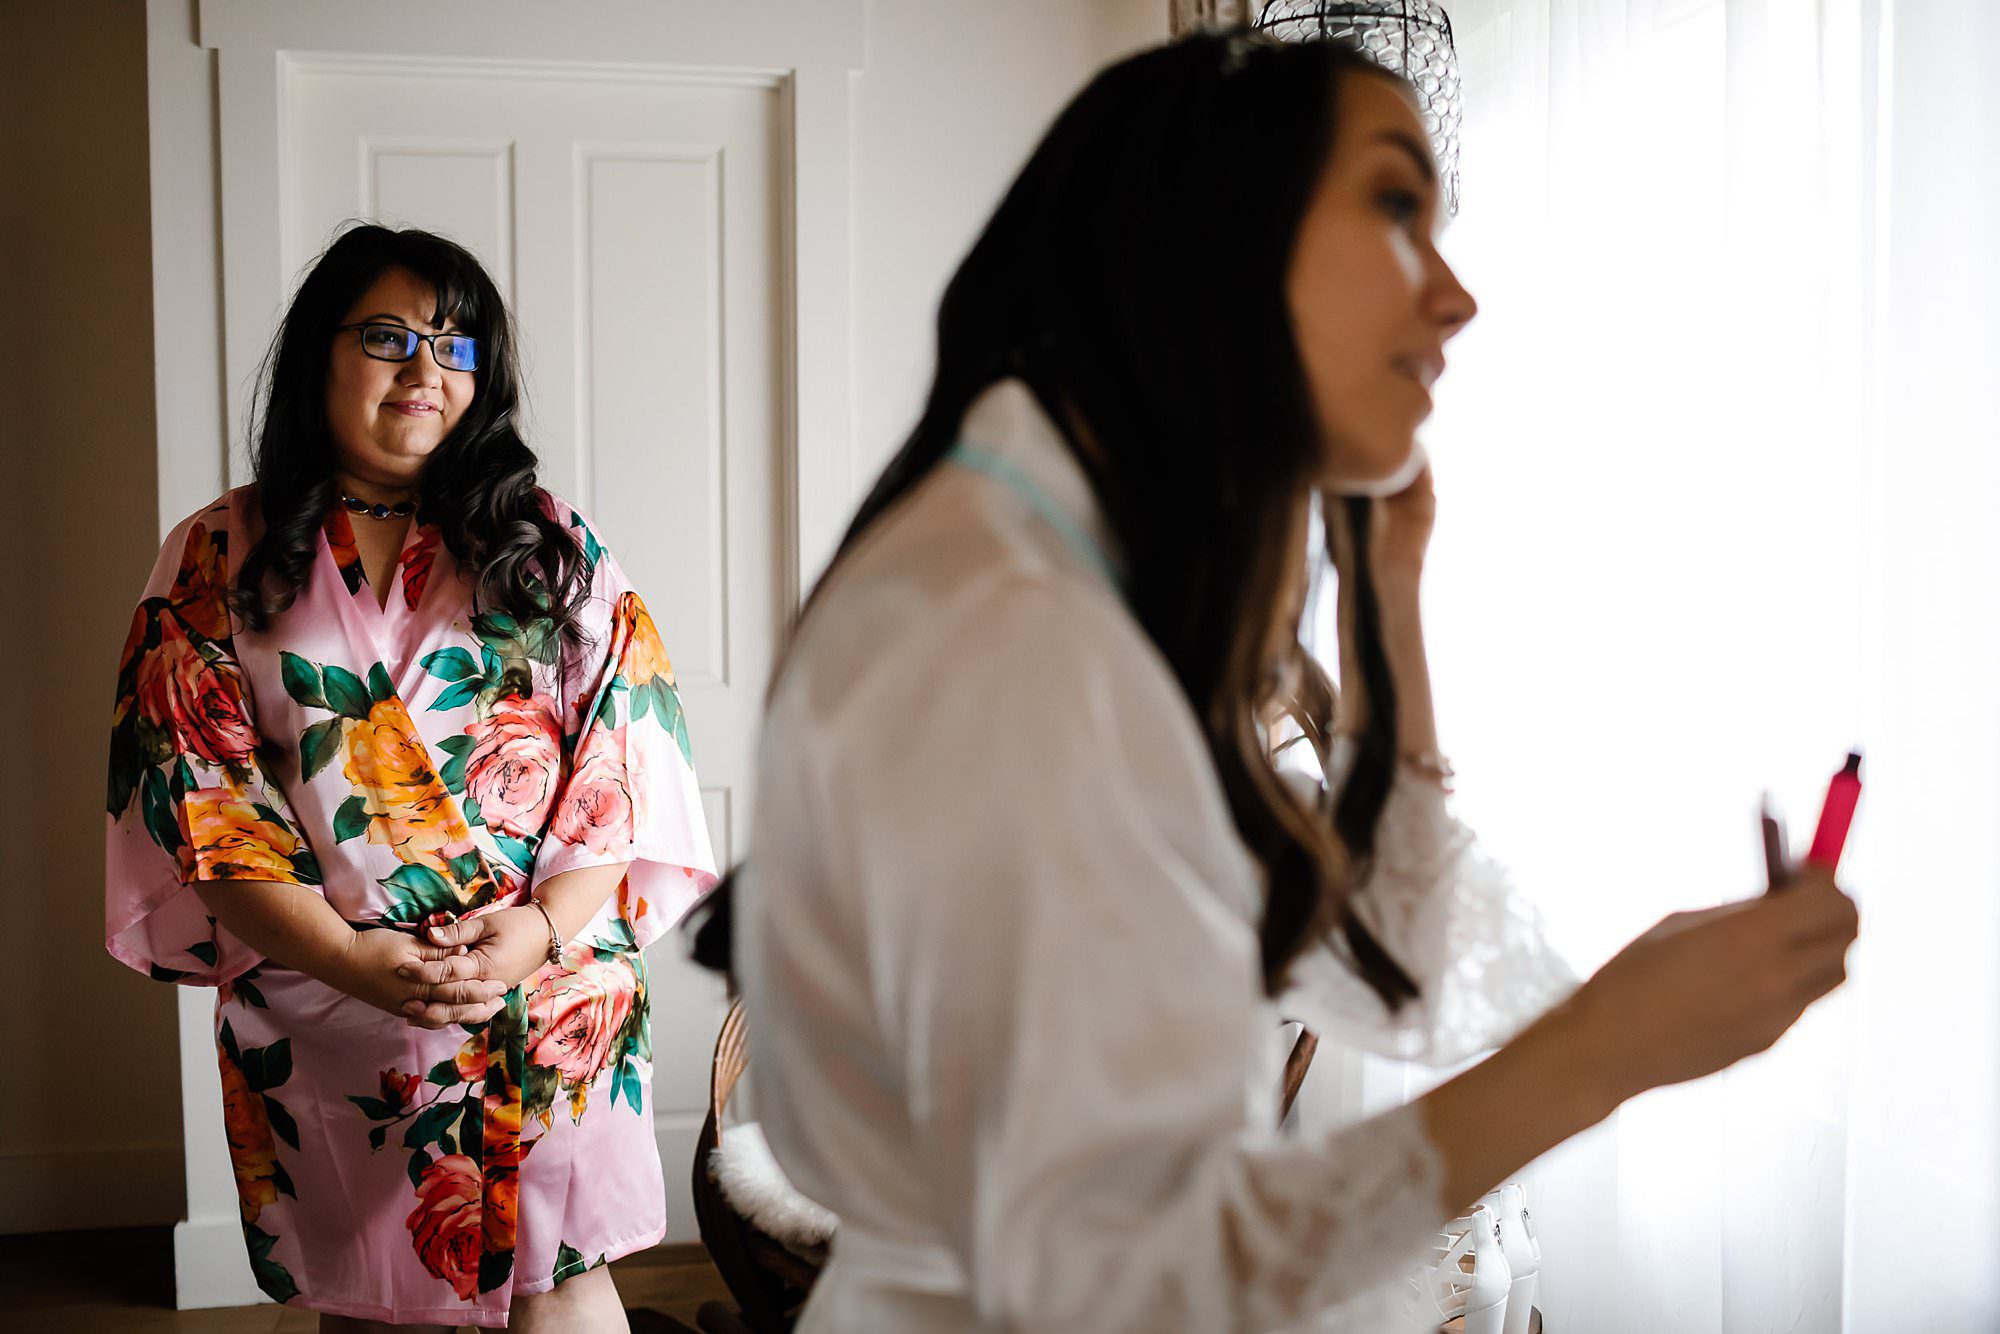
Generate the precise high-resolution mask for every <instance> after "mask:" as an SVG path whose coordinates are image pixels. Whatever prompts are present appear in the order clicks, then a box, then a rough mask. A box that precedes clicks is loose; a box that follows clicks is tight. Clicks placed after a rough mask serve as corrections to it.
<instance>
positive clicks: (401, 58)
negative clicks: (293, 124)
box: [147, 0, 864, 1310]
mask: <svg viewBox="0 0 2000 1334" xmlns="http://www.w3.org/2000/svg"><path fill="white" fill-rule="evenodd" d="M466 13H467V10H466V8H465V6H464V4H463V3H462V0H344V2H343V3H341V4H338V5H334V4H327V3H325V2H324V0H147V77H148V89H147V99H148V112H149V122H150V129H149V134H150V151H151V166H152V184H151V193H152V211H153V216H152V233H153V293H152V295H153V312H154V313H153V324H154V345H155V349H156V351H155V360H154V382H155V391H156V401H157V430H158V450H157V457H156V466H157V479H158V487H159V522H160V532H161V534H162V536H163V537H164V535H165V533H166V532H167V531H168V530H169V529H170V528H171V527H172V526H173V525H174V524H175V523H177V522H179V521H180V519H182V518H183V517H185V516H186V515H188V514H191V513H193V512H194V511H195V510H197V509H199V508H200V507H201V506H203V505H205V504H207V503H208V502H209V501H211V500H213V499H214V498H215V497H216V496H217V495H218V494H220V493H221V492H222V491H223V490H224V489H226V488H227V487H229V486H234V485H237V484H239V483H241V482H242V481H243V480H245V479H246V477H247V473H248V455H247V451H246V450H245V447H244V445H245V430H246V427H247V422H248V411H247V410H248V406H249V401H250V395H251V393H252V390H253V386H254V380H255V376H256V370H257V366H258V364H259V361H260V359H261V358H262V356H263V354H264V350H265V347H266V344H267V343H268V340H269V338H270V335H271V331H272V329H273V328H274V327H275V322H276V320H277V318H278V316H279V314H280V313H281V311H282V308H283V303H284V300H285V298H286V296H287V295H288V293H289V289H290V285H291V281H292V278H293V275H291V274H289V273H287V272H285V271H284V264H283V259H282V240H281V238H282V237H283V236H284V235H285V221H286V218H287V209H288V205H289V201H288V200H286V199H285V198H284V191H283V187H282V183H283V181H284V179H285V177H284V171H283V167H284V161H283V153H284V150H285V145H284V142H283V135H282V134H281V127H282V126H283V125H284V123H285V109H286V104H285V98H286V91H287V88H288V86H289V82H290V78H291V75H292V72H293V71H294V70H295V69H297V68H298V67H299V66H300V65H301V64H302V63H304V62H307V61H315V60H319V61H323V60H329V59H331V60H338V61H341V62H342V63H343V64H351V63H352V62H355V61H367V60H371V59H380V60H381V61H382V62H383V64H384V65H385V66H388V65H391V64H393V65H394V66H396V67H399V68H405V69H407V68H408V63H409V57H408V56H407V55H406V54H402V53H405V52H408V51H411V50H416V51H426V52H445V53H448V56H446V57H440V59H448V60H449V61H450V62H451V63H452V64H453V65H454V66H456V67H458V68H460V69H461V70H464V68H465V67H466V66H468V65H470V66H473V67H483V68H485V69H487V70H489V71H491V72H501V71H503V70H504V71H506V72H512V73H520V72H524V71H525V70H527V69H528V68H529V67H533V68H535V69H536V70H538V71H544V72H554V73H561V74H562V75H564V76H565V77H581V78H599V79H607V80H631V79H644V80H649V81H712V80H715V79H717V78H724V79H728V80H731V81H741V82H750V83H761V84H765V85H767V86H770V87H773V88H774V89H775V90H776V91H777V95H778V104H779V109H778V117H779V123H780V132H781V134H782V136H783V143H782V146H781V153H782V161H783V170H782V173H781V188H780V199H779V204H778V208H779V216H780V219H781V225H782V240H781V252H780V253H781V260H780V263H781V271H780V274H779V283H780V290H781V293H782V296H781V302H780V306H781V318H782V320H783V324H784V330H783V335H784V336H783V348H784V358H785V361H784V364H782V365H781V366H780V368H779V380H780V383H781V384H782V385H783V386H784V387H785V390H786V392H785V395H784V397H785V402H784V404H783V410H782V414H781V417H780V423H781V424H780V439H779V442H778V443H779V456H780V458H779V468H778V472H779V488H780V495H781V497H782V514H781V519H780V523H779V528H780V541H781V543H782V554H781V558H780V569H781V570H782V572H783V576H782V577H783V579H784V581H785V586H784V587H783V588H781V589H780V605H782V606H783V607H785V608H786V609H787V610H788V611H790V610H792V609H795V608H796V607H797V605H798V601H799V598H800V597H801V595H802V590H804V589H806V588H808V587H810V586H811V582H812V579H813V577H814V576H815V575H816V574H817V572H818V571H819V569H820V568H822V566H823V565H824V563H825V561H826V559H827V558H828V557H829V556H830V555H831V554H832V551H833V548H834V546H835V544H836V542H837V541H838V538H839V535H840V531H841V527H842V525H843V523H844V522H845V520H846V516H847V511H848V508H849V506H850V504H851V501H852V497H853V492H854V481H853V471H852V439H851V435H852V404H851V393H852V367H851V363H850V352H849V348H850V343H851V330H852V314H851V311H852V305H851V302H852V275H851V258H850V256H851V230H852V227H851V207H850V201H851V191H852V176H853V150H852V142H851V130H850V125H851V115H850V112H851V106H850V101H851V98H850V76H851V75H852V74H853V73H854V72H855V71H857V70H859V69H860V68H861V67H862V63H863V55H864V9H863V0H759V3H758V4H756V5H742V4H717V3H714V0H566V2H565V3H564V4H562V5H560V6H556V5H549V4H547V3H546V2H545V0H482V3H481V4H480V6H479V8H478V16H479V22H478V23H476V24H468V23H466V22H465V15H466ZM392 42H393V47H394V49H393V50H390V49H388V48H389V47H390V46H391V43H392ZM178 999H179V1007H180V1051H181V1114H182V1127H183V1139H184V1153H185V1155H186V1170H187V1197H188V1210H187V1218H186V1219H185V1220H184V1221H182V1222H181V1223H179V1224H178V1225H177V1226H176V1228H175V1231H174V1260H175V1299H176V1304H177V1305H178V1306H179V1307H180V1308H182V1309H184V1310H185V1309H190V1308H198V1307H210V1306H233V1305H244V1304H248V1303H251V1302H256V1301H259V1300H262V1295H261V1294H260V1293H259V1292H258V1291H257V1289H256V1286H255V1284H254V1283H253V1282H252V1281H251V1278H250V1270H249V1265H248V1262H247V1260H246V1258H245V1254H244V1249H243V1238H242V1231H241V1227H240V1223H239V1219H238V1211H237V1203H236V1198H235V1192H234V1189H233V1184H232V1183H233V1174H232V1172H231V1169H230V1165H229V1156H228V1152H227V1145H226V1141H225V1139H224V1136H223V1128H222V1096H221V1083H220V1079H219V1077H218V1075H217V1072H216V1065H215V1060H214V1056H213V1051H214V1036H213V1030H214V1003H213V1001H212V1000H211V998H210V995H209V993H208V992H207V991H206V990H204V989H196V988H182V989H181V990H180V993H179V997H178ZM667 1170H668V1171H669V1172H670V1173H671V1172H673V1171H674V1170H676V1169H675V1168H674V1166H673V1165H672V1164H668V1165H667Z"/></svg>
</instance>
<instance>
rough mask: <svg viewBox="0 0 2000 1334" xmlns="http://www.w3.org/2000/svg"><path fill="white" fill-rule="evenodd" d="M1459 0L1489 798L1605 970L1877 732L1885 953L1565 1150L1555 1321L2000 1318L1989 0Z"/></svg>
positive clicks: (1464, 632)
mask: <svg viewBox="0 0 2000 1334" xmlns="http://www.w3.org/2000/svg"><path fill="white" fill-rule="evenodd" d="M1449 8H1450V11H1451V14H1452V17H1453V20H1454V23H1455V25H1456V30H1457V38H1458V48H1459V52H1460V56H1461V60H1462V63H1463V67H1464V76H1465V105H1466V113H1465V130H1464V134H1465V138H1464V154H1463V171H1464V203H1463V209H1462V212H1461V214H1460V216H1459V218H1458V220H1457V222H1456V223H1455V224H1454V226H1453V227H1452V229H1451V231H1450V233H1449V235H1448V238H1447V241H1446V253H1447V255H1448V256H1449V257H1450V258H1451V259H1452V260H1453V261H1454V263H1455V264H1457V266H1458V267H1459V269H1460V272H1461V274H1462V276H1463V277H1464V278H1465V279H1466V281H1467V283H1468V285H1469V286H1470V287H1471V288H1472V289H1473V291H1474V293H1475V294H1476V295H1477V296H1478V298H1479V299H1480V302H1481V305H1482V314H1481V316H1480V318H1479V319H1478V320H1477V321H1476V322H1475V323H1474V325H1473V326H1472V328H1471V329H1470V330H1469V331H1468V332H1467V333H1466V334H1465V335H1464V336H1463V337H1462V338H1461V339H1460V340H1459V341H1458V342H1457V343H1456V344H1455V345H1454V347H1453V349H1452V352H1453V361H1454V368H1453V370H1452V372H1451V374H1450V375H1448V376H1447V377H1446V378H1445V381H1444V382H1443V386H1442V389H1441V393H1440V401H1439V410H1438V413H1437V416H1436V418H1435V420H1434V422H1433V423H1432V425H1431V428H1430V430H1429V432H1428V435H1427V442H1428V443H1429V445H1430V447H1431V450H1432V453H1433V455H1434V457H1435V459H1436V463H1437V472H1438V490H1439V493H1440V519H1439V527H1438V535H1437V538H1436V542H1435V549H1434V557H1433V560H1432V573H1431V574H1430V575H1429V576H1427V577H1428V580H1429V587H1428V591H1427V611H1428V620H1429V624H1430V625H1431V626H1432V637H1433V651H1434V653H1435V667H1436V674H1437V685H1438V693H1439V700H1440V711H1441V715H1442V717H1441V722H1442V727H1443V732H1444V737H1445V742H1446V746H1447V749H1448V750H1450V751H1451V752H1452V754H1453V757H1454V760H1455V761H1456V763H1457V765H1458V768H1459V770H1460V773H1461V774H1462V775H1463V778H1462V780H1461V789H1462V791H1461V808H1462V810H1463V812H1464V813H1465V814H1466V815H1467V817H1468V818H1469V819H1470V820H1471V822H1472V823H1473V824H1474V826H1475V827H1477V828H1478V829H1480V830H1481V832H1482V834H1483V836H1484V837H1485V839H1486V840H1487V842H1488V843H1489V845H1490V846H1491V847H1492V849H1493V850H1494V851H1495V852H1496V854H1498V855H1499V856H1500V857H1501V858H1502V859H1503V860H1505V861H1507V862H1509V863H1510V864H1511V865H1512V866H1513V867H1514V869H1515V871H1516V873H1517V875H1518V877H1519V879H1520V880H1521V881H1522V882H1523V883H1524V884H1525V885H1527V886H1529V887H1530V888H1531V889H1532V890H1534V891H1535V892H1536V894H1537V896H1538V897H1539V898H1540V899H1541V900H1542V902H1543V903H1544V905H1545V907H1546V908H1547V909H1548V912H1549V915H1550V918H1551V921H1552V924H1553V926H1554V928H1555V930H1556V932H1557V937H1558V941H1559V943H1560V944H1562V945H1563V946H1564V947H1565V948H1566V949H1567V951H1568V952H1569V953H1570V954H1571V955H1572V956H1573V957H1574V959H1575V960H1576V962H1577V963H1578V964H1579V965H1580V966H1583V967H1585V968H1588V967H1590V966H1594V965H1595V964H1596V963H1598V962H1600V961H1602V959H1604V958H1605V957H1606V956H1607V955H1608V954H1609V953H1610V952H1611V951H1612V950H1613V949H1614V948H1615V947H1616V946H1617V945H1618V944H1620V943H1621V942H1622V941H1624V940H1625V939H1626V938H1628V937H1629V936H1631V935H1632V934H1633V933H1635V932H1637V931H1638V930H1640V929H1642V928H1643V927H1645V926H1646V925H1647V924H1649V923H1650V922H1652V921H1653V920H1654V919H1656V918H1657V917H1659V916H1660V915H1661V914H1662V913H1664V912H1667V911H1669V910H1672V909H1674V908H1678V907H1687V906H1694V905H1699V904H1704V903H1708V902H1713V901H1715V900H1717V899H1720V898H1724V897H1732V896H1736V895H1740V894H1742V893H1745V892H1748V891H1750V890H1752V889H1753V888H1755V887H1756V886H1757V885H1758V884H1759V883H1760V879H1761V868H1760V863H1759V860H1758V854H1757V851H1756V843H1755V839H1754V825H1753V812H1754V808H1755V803H1756V799H1757V794H1758V792H1759V791H1760V789H1763V788H1766V787H1768V788H1770V789H1771V790H1772V791H1773V792H1774V793H1775V794H1776V795H1777V796H1778V797H1779V799H1780V801H1781V803H1782V804H1783V805H1784V806H1785V807H1786V808H1787V809H1788V810H1789V812H1790V814H1791V817H1792V825H1793V829H1794V838H1795V841H1797V840H1799V839H1802V838H1803V837H1805V836H1806V835H1807V834H1809V832H1810V824H1811V820H1812V818H1813V816H1814V814H1815V813H1816V810H1817V804H1818V798H1819V794H1820V792H1821V790H1822V789H1823V786H1824V783H1825V780H1826V778H1827V776H1828V775H1829V774H1830V773H1831V771H1832V770H1833V768H1834V767H1836V765H1837V764H1838V762H1839V760H1840V759H1841V757H1842V754H1843V753H1844V751H1845V750H1846V749H1847V747H1848V746H1849V745H1850V744H1861V745H1864V746H1865V747H1866V748H1867V753H1868V778H1869V791H1868V795H1867V796H1866V797H1865V798H1864V803H1863V808H1862V814H1861V817H1860V820H1859V822H1858V825H1857V828H1856V833H1855V837H1854V839H1853V841H1852V842H1851V844H1850V848H1849V859H1848V861H1847V863H1846V877H1845V878H1846V879H1847V880H1848V881H1849V882H1850V883H1851V885H1852V887H1853V888H1854V889H1855V891H1856V892H1857V894H1858V896H1859V898H1860V899H1861V902H1862V910H1863V918H1864V928H1863V942H1862V945H1861V947H1860V948H1859V951H1858V953H1857V956H1856V960H1855V973H1854V982H1853V985H1852V986H1851V987H1850V988H1849V989H1848V990H1847V992H1846V993H1845V994H1844V995H1842V996H1841V997H1839V998H1837V999H1835V1000H1833V1001H1830V1002H1827V1003H1825V1004H1823V1005H1822V1006H1821V1007H1819V1008H1818V1009H1817V1010H1815V1011H1814V1012H1813V1013H1812V1014H1810V1015H1809V1016H1808V1018H1807V1020H1806V1022H1805V1023H1804V1024H1803V1025H1802V1026H1801V1028H1800V1029H1799V1030H1798V1031H1796V1032H1795V1033H1794V1034H1793V1035H1792V1036H1790V1037H1789V1038H1788V1039H1787V1040H1786V1041H1785V1042H1784V1043H1782V1044H1781V1045H1780V1046H1779V1047H1778V1048H1777V1049H1776V1050H1774V1051H1773V1052H1772V1053H1770V1054H1769V1055H1767V1056H1765V1057H1763V1058H1761V1059H1759V1060H1757V1061H1754V1062H1751V1063H1749V1064H1748V1065H1746V1066H1743V1067H1739V1068H1738V1069H1737V1070H1735V1071H1732V1072H1730V1073H1728V1074H1726V1075H1725V1076H1723V1077H1720V1078H1717V1079H1713V1080H1709V1081H1704V1082H1702V1083H1699V1084H1696V1085H1692V1086H1687V1087H1683V1088H1678V1089H1670V1090H1663V1091H1660V1092H1657V1093H1655V1094H1652V1095H1649V1096H1647V1097H1645V1098H1642V1099H1639V1100H1637V1101H1636V1102H1634V1103H1632V1104H1631V1105H1629V1106H1628V1107H1627V1108H1625V1109H1624V1110H1623V1111H1622V1112H1621V1113H1620V1114H1619V1115H1618V1116H1617V1117H1616V1118H1615V1119H1614V1120H1613V1121H1612V1122H1610V1123H1608V1124H1607V1125H1605V1126H1603V1127H1601V1128H1599V1129H1598V1130H1597V1131H1595V1132H1593V1133H1591V1134H1590V1135H1587V1136H1585V1137H1583V1138H1582V1139H1580V1140H1578V1141H1576V1142H1574V1143H1572V1144H1571V1145H1569V1146H1566V1147H1565V1148H1563V1149H1561V1150H1559V1151H1558V1152H1557V1153H1555V1154H1553V1155H1551V1156H1550V1157H1549V1158H1548V1159H1546V1160H1545V1161H1543V1162H1542V1163H1540V1164H1538V1165H1536V1167H1535V1168H1533V1169H1531V1171H1530V1172H1529V1173H1528V1174H1527V1178H1526V1179H1527V1181H1528V1184H1529V1188H1530V1193H1531V1198H1532V1199H1533V1202H1534V1205H1535V1218H1536V1222H1537V1224H1538V1227H1539V1230H1540V1233H1541V1235H1542V1238H1543V1244H1544V1250H1545V1261H1544V1266H1545V1267H1544V1269H1543V1271H1542V1272H1543V1278H1542V1303H1541V1304H1542V1306H1543V1308H1544V1310H1545V1311H1546V1312H1547V1316H1548V1328H1549V1330H1550V1331H1551V1334H1606V1332H1617V1334H1623V1332H1625V1331H1660V1332H1661V1334H1711V1332H1713V1334H1725V1332H1726V1334H1748V1332H1752V1331H1754V1332H1756V1334H1763V1332H1764V1331H1805V1332H1817V1331H1885V1332H1887V1331H1894V1332H1895V1334H1902V1332H1903V1331H1915V1330H1923V1331H1959V1330H1966V1331H1971V1330H1978V1331H1991V1330H1994V1329H2000V1258H1996V1251H2000V1204H1996V1200H2000V1153H1996V1146H1995V1139H1996V1133H2000V981H1996V979H2000V968H1996V967H1995V966H1994V962H1993V961H1994V957H1995V951H1996V949H2000V760H1996V753H2000V750H1996V748H2000V705H1996V702H1995V700H1996V692H2000V449H1996V445H2000V426H1996V422H2000V397H1996V389H1995V386H1996V385H2000V364H1996V356H1995V354H1996V351H2000V340H1996V338H1995V321H1996V314H1995V312H1996V310H2000V260H1996V258H1995V250H1994V247H1995V244H1996V242H2000V148H1996V144H2000V100H1996V93H1995V92H1994V72H1995V71H1996V69H2000V14H1996V11H2000V5H1995V4H1993V3H1990V0H1727V2H1726V3H1725V2H1724V0H1453V3H1451V4H1450V5H1449ZM1735 981H1736V979H1732V978H1729V977H1724V976H1718V977H1717V978H1716V979H1715V984H1716V985H1717V986H1729V985H1732V984H1733V983H1734V982H1735ZM1325 1059H1326V1057H1325V1055H1324V1054H1323V1056H1322V1060H1323V1061H1324V1060H1325ZM1334 1073H1335V1072H1334V1071H1329V1072H1328V1074H1329V1075H1333V1074H1334ZM1349 1075H1350V1077H1349V1080H1348V1085H1347V1086H1348V1089H1349V1092H1350V1093H1352V1092H1353V1090H1354V1089H1355V1088H1357V1087H1359V1088H1360V1089H1361V1090H1362V1091H1361V1093H1360V1094H1359V1096H1358V1097H1350V1098H1349V1100H1348V1101H1349V1109H1350V1110H1353V1109H1354V1104H1355V1103H1356V1102H1380V1101H1383V1100H1385V1099H1389V1098H1400V1097H1402V1096H1407V1095H1408V1094H1409V1093H1410V1092H1412V1091H1414V1087H1415V1079H1416V1078H1417V1077H1416V1076H1414V1075H1411V1074H1409V1073H1408V1072H1405V1071H1402V1070H1400V1069H1391V1068H1388V1067H1383V1066H1378V1065H1375V1064H1373V1063H1370V1064H1369V1066H1368V1067H1367V1069H1366V1070H1365V1071H1363V1072H1361V1075H1360V1077H1359V1081H1358V1084H1357V1082H1356V1080H1355V1078H1354V1075H1353V1072H1352V1071H1351V1070H1350V1072H1349Z"/></svg>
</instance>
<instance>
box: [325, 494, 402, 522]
mask: <svg viewBox="0 0 2000 1334" xmlns="http://www.w3.org/2000/svg"><path fill="white" fill-rule="evenodd" d="M340 503H341V504H343V505H345V506H347V512H348V513H349V514H361V515H366V516H367V517H368V518H371V519H407V518H409V517H410V516H411V515H412V514H415V513H416V512H417V502H416V501H414V500H403V501H398V502H397V503H396V504H394V505H371V504H369V503H368V502H367V501H365V500H361V499H358V498H356V497H354V496H350V495H348V494H347V493H346V492H345V491H343V492H341V493H340Z"/></svg>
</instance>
